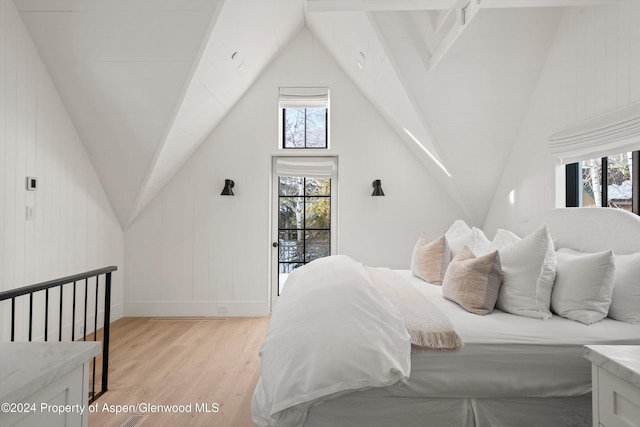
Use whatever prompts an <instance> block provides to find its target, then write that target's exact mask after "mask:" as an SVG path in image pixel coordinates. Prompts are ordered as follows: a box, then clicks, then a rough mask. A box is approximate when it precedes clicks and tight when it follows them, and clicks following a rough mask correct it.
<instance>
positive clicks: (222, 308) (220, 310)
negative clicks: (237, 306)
mask: <svg viewBox="0 0 640 427" xmlns="http://www.w3.org/2000/svg"><path fill="white" fill-rule="evenodd" d="M228 312H229V306H228V305H219V306H218V314H227V313H228Z"/></svg>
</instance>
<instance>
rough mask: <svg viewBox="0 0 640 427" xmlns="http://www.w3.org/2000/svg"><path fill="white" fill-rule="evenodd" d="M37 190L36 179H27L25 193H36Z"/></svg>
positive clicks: (33, 177)
mask: <svg viewBox="0 0 640 427" xmlns="http://www.w3.org/2000/svg"><path fill="white" fill-rule="evenodd" d="M37 189H38V178H36V177H35V176H28V177H27V191H36V190H37Z"/></svg>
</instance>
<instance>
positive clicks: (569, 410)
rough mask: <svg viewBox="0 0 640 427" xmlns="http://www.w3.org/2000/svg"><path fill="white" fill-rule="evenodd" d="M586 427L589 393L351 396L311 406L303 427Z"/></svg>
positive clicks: (589, 416)
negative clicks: (530, 396)
mask: <svg viewBox="0 0 640 427" xmlns="http://www.w3.org/2000/svg"><path fill="white" fill-rule="evenodd" d="M328 425H335V426H350V427H360V426H362V427H371V426H373V427H376V426H380V427H391V426H405V427H413V426H415V427H418V426H420V427H458V426H459V427H498V426H500V427H507V426H512V427H539V426H545V427H589V426H591V425H592V416H591V394H587V395H584V396H576V397H546V398H512V399H511V398H510V399H507V398H501V399H491V398H419V397H372V396H363V395H361V394H360V393H352V394H349V395H346V396H342V397H340V398H337V399H333V400H330V401H328V402H324V403H323V404H321V405H318V406H314V407H312V408H311V409H310V410H309V412H308V416H307V420H306V422H305V424H304V426H305V427H321V426H328Z"/></svg>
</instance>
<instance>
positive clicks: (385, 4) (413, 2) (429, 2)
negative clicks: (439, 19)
mask: <svg viewBox="0 0 640 427" xmlns="http://www.w3.org/2000/svg"><path fill="white" fill-rule="evenodd" d="M468 2H469V0H307V11H308V12H380V11H410V10H441V9H457V8H461V7H464V6H465V5H466V4H467V3H468Z"/></svg>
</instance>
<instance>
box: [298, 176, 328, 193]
mask: <svg viewBox="0 0 640 427" xmlns="http://www.w3.org/2000/svg"><path fill="white" fill-rule="evenodd" d="M304 194H305V196H328V195H330V194H331V179H330V178H306V179H305V188H304Z"/></svg>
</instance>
